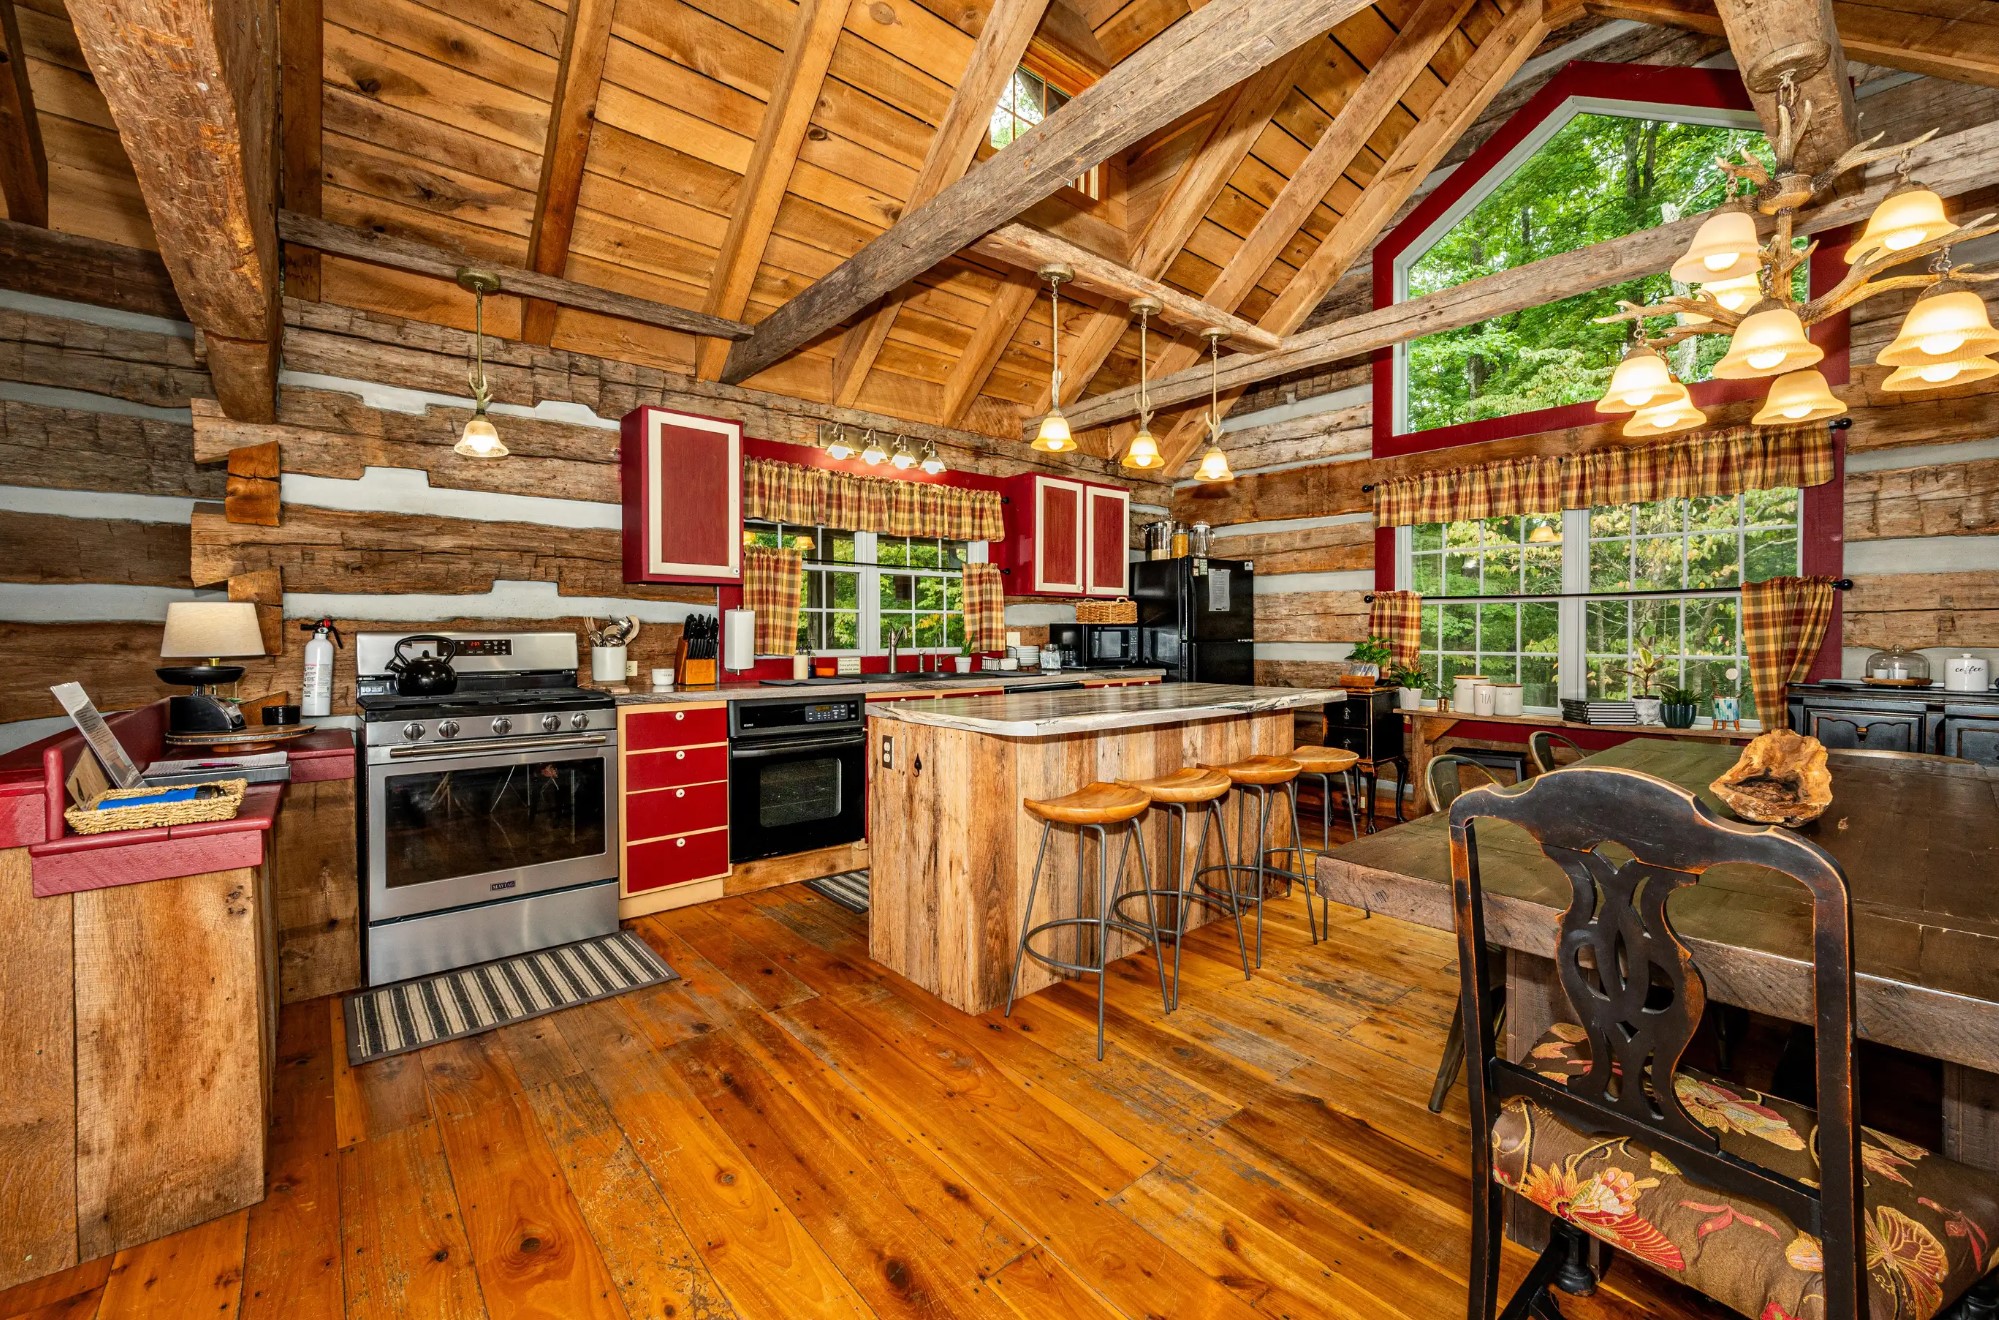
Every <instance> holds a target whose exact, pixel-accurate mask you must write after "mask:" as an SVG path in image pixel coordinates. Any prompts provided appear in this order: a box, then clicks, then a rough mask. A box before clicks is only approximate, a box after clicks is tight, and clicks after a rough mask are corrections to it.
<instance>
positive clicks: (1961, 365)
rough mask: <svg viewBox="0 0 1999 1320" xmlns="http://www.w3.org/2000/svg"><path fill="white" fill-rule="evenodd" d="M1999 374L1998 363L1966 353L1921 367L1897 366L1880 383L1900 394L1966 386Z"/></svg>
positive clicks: (1882, 386)
mask: <svg viewBox="0 0 1999 1320" xmlns="http://www.w3.org/2000/svg"><path fill="white" fill-rule="evenodd" d="M1991 376H1999V362H1994V361H1993V360H1992V359H1991V358H1988V357H1980V356H1978V355H1977V354H1976V353H1966V354H1964V355H1963V356H1961V357H1956V358H1952V359H1950V360H1949V361H1947V362H1930V363H1925V364H1924V365H1923V366H1920V367H1897V368H1895V369H1894V370H1893V371H1891V372H1889V373H1888V379H1886V380H1884V381H1882V382H1881V388H1882V389H1884V390H1891V391H1893V392H1894V393H1897V394H1901V393H1906V392H1907V391H1910V390H1940V389H1942V388H1944V387H1945V386H1946V385H1969V384H1970V383H1971V382H1972V381H1975V380H1985V379H1987V378H1988V377H1991Z"/></svg>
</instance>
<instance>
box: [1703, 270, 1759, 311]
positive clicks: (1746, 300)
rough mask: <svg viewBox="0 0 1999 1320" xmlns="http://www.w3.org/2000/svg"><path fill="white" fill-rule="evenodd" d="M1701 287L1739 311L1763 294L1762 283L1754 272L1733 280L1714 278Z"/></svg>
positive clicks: (1719, 300)
mask: <svg viewBox="0 0 1999 1320" xmlns="http://www.w3.org/2000/svg"><path fill="white" fill-rule="evenodd" d="M1701 288H1702V290H1704V291H1705V292H1707V293H1709V294H1711V295H1712V296H1713V297H1714V300H1715V301H1716V302H1718V303H1720V304H1721V305H1722V306H1723V307H1726V308H1727V309H1728V310H1729V311H1731V312H1739V311H1741V310H1742V309H1743V308H1745V307H1747V306H1749V304H1751V303H1753V302H1755V301H1756V300H1757V299H1758V298H1761V297H1762V296H1763V287H1762V284H1761V283H1760V282H1759V281H1758V280H1757V278H1756V276H1755V274H1754V273H1753V272H1752V273H1750V274H1748V275H1740V276H1737V277H1736V278H1735V279H1732V280H1713V281H1711V282H1709V283H1707V284H1703V285H1701Z"/></svg>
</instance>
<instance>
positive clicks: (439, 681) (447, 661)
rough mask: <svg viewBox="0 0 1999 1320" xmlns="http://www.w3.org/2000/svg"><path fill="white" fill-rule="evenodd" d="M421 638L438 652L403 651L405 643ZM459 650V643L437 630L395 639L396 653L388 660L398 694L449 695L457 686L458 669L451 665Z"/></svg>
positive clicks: (414, 643) (407, 695) (414, 642)
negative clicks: (421, 653) (413, 654)
mask: <svg viewBox="0 0 1999 1320" xmlns="http://www.w3.org/2000/svg"><path fill="white" fill-rule="evenodd" d="M419 642H428V643H430V644H431V645H432V646H435V647H436V648H437V654H436V655H429V654H424V655H418V656H407V655H404V654H403V648H404V647H406V646H414V645H416V644H417V643H419ZM457 654H458V643H456V642H454V641H452V640H451V639H450V638H449V637H440V636H438V635H437V634H436V633H418V634H416V635H415V636H413V637H405V638H403V639H402V640H401V641H399V642H397V643H396V653H395V655H394V656H392V657H391V658H390V660H389V672H390V673H392V674H394V675H395V676H396V692H397V694H398V695H401V696H405V697H448V696H450V695H451V694H452V693H454V692H456V691H457V690H458V671H457V670H455V669H453V668H452V667H451V660H452V657H453V656H455V655H457Z"/></svg>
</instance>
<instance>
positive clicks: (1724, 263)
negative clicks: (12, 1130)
mask: <svg viewBox="0 0 1999 1320" xmlns="http://www.w3.org/2000/svg"><path fill="white" fill-rule="evenodd" d="M1762 264H1763V241H1762V240H1761V239H1760V238H1758V237H1757V236H1756V219H1755V217H1753V216H1751V215H1750V214H1749V212H1747V211H1744V210H1742V209H1740V208H1738V207H1733V206H1731V207H1728V208H1727V209H1725V210H1720V211H1716V212H1715V213H1714V214H1713V215H1711V216H1709V217H1708V218H1707V220H1706V222H1705V223H1703V224H1702V225H1701V227H1700V230H1699V232H1697V233H1696V234H1695V235H1694V241H1693V244H1692V245H1691V246H1690V247H1688V248H1687V254H1686V255H1685V256H1683V257H1681V258H1680V259H1679V260H1678V261H1676V262H1674V263H1673V269H1672V276H1673V278H1674V279H1676V280H1678V281H1679V282H1680V283H1682V284H1707V283H1712V282H1713V281H1716V280H1731V279H1739V278H1740V277H1742V276H1744V275H1754V274H1755V273H1756V272H1757V270H1758V269H1759V268H1760V267H1761V266H1762Z"/></svg>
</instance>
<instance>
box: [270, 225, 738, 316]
mask: <svg viewBox="0 0 1999 1320" xmlns="http://www.w3.org/2000/svg"><path fill="white" fill-rule="evenodd" d="M278 232H279V233H280V234H282V235H283V236H284V240H285V242H287V243H298V244H301V245H303V246H305V247H309V248H316V249H317V250H319V251H321V252H331V253H333V254H334V255H335V256H340V257H353V258H355V259H357V260H360V261H370V262H373V263H374V264H376V265H377V266H388V267H390V268H392V269H394V270H406V271H409V272H410V273H411V274H414V275H431V276H435V277H437V278H439V279H446V280H455V279H456V278H457V277H458V272H459V271H460V270H462V269H464V268H465V267H467V266H474V267H477V268H478V269H480V270H486V271H491V272H492V273H493V274H495V275H498V276H499V277H500V282H501V285H502V286H503V288H504V290H505V291H506V292H507V293H511V294H517V295H520V296H522V297H527V298H540V299H542V300H543V301H544V302H549V303H554V304H559V305H561V306H563V307H575V308H578V309H580V310H582V311H586V312H600V313H602V314H603V315H605V316H617V317H622V318H624V319H625V320H627V321H637V322H640V323H641V324H644V325H656V326H659V327H660V328H662V329H665V330H678V331H680V332H681V333H682V334H690V335H710V336H713V337H715V338H718V339H743V338H746V337H747V336H748V335H749V333H750V328H749V327H748V326H746V325H744V324H743V323H742V322H741V321H725V320H723V319H722V318H721V317H719V316H710V315H708V313H706V312H697V311H692V310H690V309H688V308H685V307H675V306H674V305H673V304H671V303H663V302H654V301H653V300H652V299H650V298H635V297H633V296H632V295H631V294H629V293H613V292H611V290H609V289H600V288H598V287H597V286H596V285H594V284H580V283H578V282H577V281H575V280H565V279H559V278H557V277H556V276H554V275H544V274H542V273H541V272H540V271H533V270H522V269H520V268H519V267H517V266H500V265H496V264H494V263H493V262H490V261H481V260H477V259H475V258H472V257H468V256H465V255H464V254H462V253H458V252H452V251H449V250H448V249H445V248H441V247H432V246H431V245H430V244H428V243H418V242H416V241H414V240H412V239H407V238H392V237H390V236H389V235H387V234H377V233H374V232H373V231H371V230H367V229H355V228H353V227H352V226H349V225H341V224H335V223H334V222H332V221H331V220H316V219H314V218H313V217H311V216H309V215H299V214H297V213H296V212H293V211H285V212H283V213H281V214H280V215H279V216H278Z"/></svg>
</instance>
